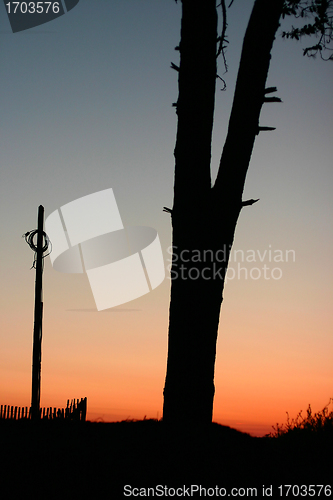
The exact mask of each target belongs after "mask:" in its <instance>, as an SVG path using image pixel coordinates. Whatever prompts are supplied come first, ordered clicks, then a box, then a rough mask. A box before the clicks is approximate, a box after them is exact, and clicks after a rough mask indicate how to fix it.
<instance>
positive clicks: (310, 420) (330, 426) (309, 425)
mask: <svg viewBox="0 0 333 500" xmlns="http://www.w3.org/2000/svg"><path fill="white" fill-rule="evenodd" d="M331 404H333V398H330V400H329V402H328V404H327V405H326V406H325V407H324V408H323V409H322V410H321V411H318V412H317V413H312V408H311V405H310V404H309V407H308V409H307V410H306V417H303V415H302V410H301V411H300V412H299V413H298V415H297V416H296V418H293V419H291V420H290V417H289V413H288V412H287V423H286V424H282V425H280V424H276V426H273V429H274V432H271V433H270V434H268V435H267V437H273V438H278V437H281V436H284V435H291V434H296V433H300V432H302V434H308V433H311V434H322V433H324V432H325V434H326V433H328V432H329V433H332V432H333V410H331V411H329V406H330V405H331Z"/></svg>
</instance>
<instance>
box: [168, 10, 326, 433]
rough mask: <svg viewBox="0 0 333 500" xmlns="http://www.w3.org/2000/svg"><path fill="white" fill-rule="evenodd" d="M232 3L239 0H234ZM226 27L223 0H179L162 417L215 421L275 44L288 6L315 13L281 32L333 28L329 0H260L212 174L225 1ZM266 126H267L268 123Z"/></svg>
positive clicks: (319, 46) (323, 31)
mask: <svg viewBox="0 0 333 500" xmlns="http://www.w3.org/2000/svg"><path fill="white" fill-rule="evenodd" d="M231 3H233V2H231ZM220 6H221V7H222V14H223V19H222V33H221V35H220V37H218V33H217V7H216V0H182V22H181V41H180V44H179V47H177V49H178V50H179V51H180V65H179V67H178V66H176V65H175V64H172V68H173V69H175V70H176V71H177V72H178V78H179V79H178V85H179V96H178V101H177V103H175V106H176V111H177V115H178V128H177V138H176V146H175V151H174V155H175V180H174V204H173V208H172V210H171V209H168V208H165V211H167V212H170V214H171V219H172V229H173V241H172V245H173V262H172V268H171V278H172V282H171V301H170V319H169V339H168V361H167V373H166V380H165V387H164V410H163V420H164V422H167V423H178V422H180V421H185V422H188V423H198V424H205V423H210V422H211V421H212V412H213V399H214V390H215V389H214V367H215V354H216V341H217V332H218V325H219V316H220V308H221V304H222V294H223V287H224V277H225V274H226V270H227V267H228V260H229V253H230V249H231V246H232V244H233V240H234V233H235V228H236V224H237V220H238V217H239V215H240V212H241V210H242V208H243V207H244V206H245V205H252V204H253V203H254V202H255V201H257V200H247V201H243V200H242V193H243V189H244V183H245V177H246V173H247V169H248V166H249V163H250V159H251V154H252V150H253V146H254V142H255V139H256V137H257V135H258V134H259V132H261V130H263V129H266V130H267V128H261V127H260V125H259V116H260V111H261V107H262V105H263V103H264V102H270V101H271V102H276V101H279V99H278V98H275V97H273V98H272V97H271V96H270V95H269V94H271V93H273V92H274V91H276V89H275V88H274V87H273V88H269V89H266V88H265V85H266V79H267V74H268V69H269V63H270V59H271V54H270V53H271V49H272V46H273V42H274V39H275V36H276V32H277V29H278V27H279V23H280V18H281V16H283V17H284V16H286V15H293V16H296V17H298V16H299V17H300V18H303V17H304V18H307V16H308V15H311V16H312V17H313V19H314V20H313V23H312V24H308V25H306V24H305V25H304V26H305V27H303V31H302V28H300V29H298V30H296V29H295V28H292V30H291V31H290V32H287V33H284V36H287V37H291V38H296V39H298V38H299V37H300V36H305V35H309V34H319V36H320V37H321V40H320V42H319V43H318V44H316V45H315V46H313V47H312V48H311V49H308V50H307V51H306V52H305V53H307V54H308V55H311V54H314V53H316V52H320V55H322V53H323V52H324V51H325V49H327V48H328V47H327V44H328V42H329V41H330V39H331V37H332V15H331V13H330V9H331V8H332V1H325V0H319V1H318V0H307V1H305V2H303V1H300V0H298V1H297V0H256V1H255V2H254V6H253V10H252V14H251V17H250V20H249V23H248V26H247V30H246V34H245V37H244V42H243V49H242V55H241V61H240V65H239V71H238V76H237V83H236V88H235V94H234V100H233V106H232V110H231V115H230V120H229V128H228V133H227V138H226V141H225V145H224V148H223V152H222V156H221V161H220V165H219V170H218V175H217V178H216V181H215V184H214V186H212V184H211V172H210V162H211V140H212V129H213V116H214V101H215V87H216V78H217V66H216V59H217V55H219V54H221V53H222V55H223V57H224V52H223V51H224V44H225V28H226V16H225V14H226V5H225V2H224V0H222V2H221V4H220ZM268 129H269V128H268Z"/></svg>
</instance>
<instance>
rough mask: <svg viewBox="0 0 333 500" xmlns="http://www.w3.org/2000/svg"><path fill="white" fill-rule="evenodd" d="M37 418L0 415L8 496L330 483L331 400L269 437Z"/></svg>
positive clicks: (0, 457) (0, 466) (158, 424)
mask: <svg viewBox="0 0 333 500" xmlns="http://www.w3.org/2000/svg"><path fill="white" fill-rule="evenodd" d="M331 403H332V400H330V404H331ZM32 424H33V423H32V422H29V421H25V422H24V421H23V422H22V421H21V422H20V421H10V420H8V421H0V449H1V453H0V470H1V476H2V479H1V480H2V483H1V495H2V496H3V498H5V492H8V493H9V494H10V495H11V496H10V497H8V498H20V495H23V494H26V493H27V492H28V491H39V492H40V496H38V495H35V496H34V498H48V499H50V498H57V499H59V498H61V499H62V500H63V499H65V498H79V499H80V500H81V499H85V498H87V499H88V498H89V499H90V498H91V499H100V498H101V499H104V498H110V499H111V498H112V499H115V500H118V499H121V498H125V497H124V495H123V493H124V486H125V485H132V486H136V487H142V488H147V487H154V486H156V485H168V486H169V487H178V486H183V485H191V484H195V485H202V486H203V487H207V488H208V487H215V486H216V485H218V486H219V487H225V488H233V487H257V488H258V494H257V497H258V498H260V497H261V495H260V492H262V487H263V485H275V487H276V488H277V487H278V485H281V484H299V485H301V484H328V483H330V481H331V477H332V470H333V461H332V446H333V436H332V411H331V412H330V411H329V405H327V406H326V407H325V408H324V409H323V410H322V411H321V412H318V413H314V414H313V413H312V410H311V407H309V409H308V411H307V416H306V417H302V412H300V413H299V414H298V416H297V417H296V418H295V419H293V420H290V419H289V418H288V421H287V424H286V425H285V426H279V425H277V426H276V427H275V428H274V429H275V431H274V433H272V434H271V435H269V436H266V437H263V438H256V437H252V436H250V435H249V434H246V433H243V432H240V431H237V430H236V429H232V428H230V427H227V426H223V425H219V424H216V423H215V424H212V425H211V426H209V427H208V428H206V429H205V430H201V429H200V428H193V427H190V426H189V425H188V423H187V422H180V423H179V426H177V427H176V428H172V429H170V428H168V427H167V426H165V425H164V423H163V421H158V420H155V419H144V420H139V421H136V420H132V421H130V420H128V421H122V422H114V423H103V422H70V421H69V422H56V421H54V422H52V421H45V422H41V425H32ZM287 436H289V437H290V436H297V439H286V437H287ZM6 488H7V489H6ZM36 488H37V489H36ZM275 493H276V495H273V497H276V498H278V490H277V489H276V490H275ZM227 496H228V495H227Z"/></svg>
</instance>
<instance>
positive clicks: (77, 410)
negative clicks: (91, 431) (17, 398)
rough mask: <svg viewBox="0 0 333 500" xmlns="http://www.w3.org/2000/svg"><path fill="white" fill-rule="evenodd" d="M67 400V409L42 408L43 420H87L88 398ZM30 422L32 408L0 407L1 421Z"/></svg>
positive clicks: (41, 416)
mask: <svg viewBox="0 0 333 500" xmlns="http://www.w3.org/2000/svg"><path fill="white" fill-rule="evenodd" d="M69 401H70V400H69V399H68V400H67V406H66V408H55V407H54V408H52V407H51V406H50V407H48V408H40V418H41V419H42V420H76V421H83V422H85V420H86V415H87V398H81V400H79V399H77V400H76V401H75V399H72V400H71V402H69ZM23 419H25V420H30V419H31V407H30V408H28V407H27V406H25V407H20V406H11V405H1V407H0V420H23Z"/></svg>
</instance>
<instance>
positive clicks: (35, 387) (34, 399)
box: [30, 205, 47, 421]
mask: <svg viewBox="0 0 333 500" xmlns="http://www.w3.org/2000/svg"><path fill="white" fill-rule="evenodd" d="M43 223H44V207H43V206H42V205H40V206H39V207H38V226H37V231H33V232H32V233H34V234H36V233H37V248H36V247H35V246H33V247H32V248H33V249H35V251H36V254H37V255H36V260H35V262H36V283H35V319H34V337H33V351H32V390H31V419H32V420H35V421H36V420H39V418H40V380H41V362H42V320H43V302H42V276H43V251H45V246H46V248H47V240H46V242H45V245H43V237H44V231H43ZM32 233H31V234H32ZM34 234H33V235H32V238H33V236H34ZM32 238H31V245H33V242H32ZM31 245H30V246H31Z"/></svg>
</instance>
